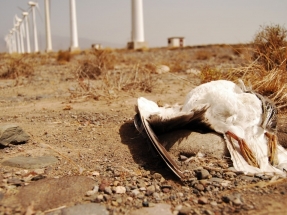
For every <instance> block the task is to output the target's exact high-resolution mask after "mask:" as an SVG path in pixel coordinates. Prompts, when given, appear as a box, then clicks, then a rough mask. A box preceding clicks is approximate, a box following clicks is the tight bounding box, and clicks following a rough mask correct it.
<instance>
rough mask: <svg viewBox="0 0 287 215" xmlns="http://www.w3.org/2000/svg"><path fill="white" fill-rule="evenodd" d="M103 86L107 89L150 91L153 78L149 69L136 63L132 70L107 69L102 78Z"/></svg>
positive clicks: (153, 81)
mask: <svg viewBox="0 0 287 215" xmlns="http://www.w3.org/2000/svg"><path fill="white" fill-rule="evenodd" d="M103 82H104V88H105V89H107V90H114V89H115V90H119V91H120V90H124V91H132V90H141V91H145V92H151V91H152V88H153V84H154V83H155V80H153V78H152V75H151V71H150V70H149V69H146V68H145V66H139V65H136V66H135V67H134V68H133V69H132V70H122V71H114V70H112V71H108V72H106V73H105V74H104V78H103Z"/></svg>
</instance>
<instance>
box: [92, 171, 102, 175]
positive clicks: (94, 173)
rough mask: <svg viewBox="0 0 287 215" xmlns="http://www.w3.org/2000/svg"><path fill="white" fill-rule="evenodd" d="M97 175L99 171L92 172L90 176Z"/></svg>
mask: <svg viewBox="0 0 287 215" xmlns="http://www.w3.org/2000/svg"><path fill="white" fill-rule="evenodd" d="M99 175H100V173H99V172H98V171H94V172H92V176H99Z"/></svg>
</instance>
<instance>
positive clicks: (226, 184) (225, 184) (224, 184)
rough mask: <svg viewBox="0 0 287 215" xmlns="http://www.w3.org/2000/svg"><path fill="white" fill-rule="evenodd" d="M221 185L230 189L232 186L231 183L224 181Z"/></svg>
mask: <svg viewBox="0 0 287 215" xmlns="http://www.w3.org/2000/svg"><path fill="white" fill-rule="evenodd" d="M220 184H221V186H222V187H228V186H229V185H230V184H231V181H228V180H223V181H222V182H221V183H220Z"/></svg>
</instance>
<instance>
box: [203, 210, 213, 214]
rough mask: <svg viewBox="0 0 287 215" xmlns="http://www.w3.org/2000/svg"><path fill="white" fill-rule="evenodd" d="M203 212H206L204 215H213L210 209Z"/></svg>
mask: <svg viewBox="0 0 287 215" xmlns="http://www.w3.org/2000/svg"><path fill="white" fill-rule="evenodd" d="M204 214H206V215H214V213H213V212H212V211H210V210H207V209H206V210H204Z"/></svg>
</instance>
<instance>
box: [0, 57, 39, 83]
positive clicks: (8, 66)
mask: <svg viewBox="0 0 287 215" xmlns="http://www.w3.org/2000/svg"><path fill="white" fill-rule="evenodd" d="M33 73H34V67H33V65H31V64H30V63H29V62H27V56H26V55H17V54H15V55H11V56H9V57H8V58H7V59H5V61H4V63H3V64H2V65H1V67H0V78H12V79H18V78H19V77H20V76H22V77H29V76H31V75H32V74H33Z"/></svg>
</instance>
